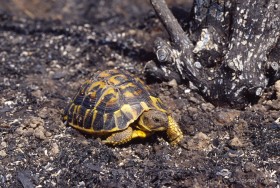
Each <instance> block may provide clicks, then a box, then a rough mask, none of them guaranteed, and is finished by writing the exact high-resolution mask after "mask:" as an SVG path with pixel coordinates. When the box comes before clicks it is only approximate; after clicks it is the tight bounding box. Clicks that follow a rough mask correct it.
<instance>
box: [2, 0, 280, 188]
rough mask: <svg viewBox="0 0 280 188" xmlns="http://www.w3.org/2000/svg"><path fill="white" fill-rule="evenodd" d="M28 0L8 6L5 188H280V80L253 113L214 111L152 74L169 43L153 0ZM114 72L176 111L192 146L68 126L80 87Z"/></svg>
mask: <svg viewBox="0 0 280 188" xmlns="http://www.w3.org/2000/svg"><path fill="white" fill-rule="evenodd" d="M24 2H25V1H11V2H9V1H3V2H0V5H1V6H0V44H1V45H0V187H25V188H29V187H207V186H208V187H277V186H279V184H280V181H279V176H280V173H279V159H280V158H279V155H280V142H279V139H280V137H279V135H280V134H279V130H280V123H279V122H280V119H279V118H280V112H279V109H280V82H279V81H278V82H277V83H276V84H275V85H271V86H270V87H269V88H268V89H267V90H266V92H265V94H264V95H263V97H262V98H261V99H260V101H259V102H258V103H257V104H254V105H252V106H248V107H247V108H246V109H244V110H236V109H229V108H221V107H215V106H213V105H212V104H210V103H208V102H207V101H204V100H203V98H202V97H201V96H200V95H199V94H197V93H196V92H195V91H193V90H190V89H189V88H188V87H187V85H178V84H177V83H176V82H169V83H163V82H157V81H154V80H152V79H150V78H147V77H146V76H145V75H144V74H143V69H144V66H145V63H146V62H147V61H149V60H152V59H155V56H154V54H153V53H152V42H153V40H154V38H155V36H158V35H161V36H163V37H165V36H166V34H165V33H164V30H163V28H162V26H161V24H160V22H159V20H158V19H157V17H156V16H155V14H154V12H153V11H152V9H151V6H150V5H149V3H148V2H146V1H145V2H143V1H140V0H138V1H135V2H134V3H131V2H130V1H120V0H115V1H113V3H111V1H101V0H99V1H95V3H91V4H90V3H88V1H77V0H71V1H67V2H65V1H50V2H52V3H49V4H46V5H45V4H44V3H42V2H39V1H36V0H32V1H28V2H29V3H28V4H27V3H26V2H25V3H24ZM43 2H44V1H43ZM183 2H184V1H176V3H175V2H173V3H172V4H169V5H170V6H180V5H182V4H183ZM184 3H185V2H184ZM184 5H185V4H184ZM186 7H187V6H185V7H184V8H186ZM111 68H120V69H126V70H128V71H129V72H131V73H132V74H134V75H135V76H138V77H140V78H142V79H143V80H144V81H145V82H146V83H147V84H148V85H149V86H150V87H151V88H152V90H153V91H154V92H155V94H156V95H158V96H159V97H160V98H161V99H162V100H163V101H164V102H165V103H166V104H168V106H169V108H170V110H171V111H173V116H174V117H175V119H176V120H177V121H178V123H179V124H180V126H181V128H182V130H183V133H184V135H185V143H186V144H185V147H171V146H170V145H169V143H168V142H167V139H166V135H165V134H164V133H162V134H156V135H153V136H152V137H150V138H148V139H145V140H136V141H134V142H132V143H130V144H127V145H124V146H121V147H110V146H106V145H103V144H101V143H100V140H99V139H98V138H93V137H91V136H88V135H84V134H81V133H80V132H78V131H76V130H73V129H72V128H70V127H66V126H65V125H64V124H63V122H62V121H61V113H62V111H63V108H64V107H65V106H66V104H67V102H68V101H69V99H70V98H71V97H72V96H73V95H74V94H75V92H76V91H77V89H78V88H79V86H80V84H81V83H82V82H83V81H84V80H86V79H87V78H89V77H90V75H92V74H94V73H95V72H96V71H98V70H105V69H111Z"/></svg>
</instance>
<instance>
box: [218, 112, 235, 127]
mask: <svg viewBox="0 0 280 188" xmlns="http://www.w3.org/2000/svg"><path fill="white" fill-rule="evenodd" d="M239 116H240V111H238V110H227V111H219V112H217V118H216V120H217V123H218V124H220V125H227V124H229V123H231V122H232V121H234V119H235V118H237V117H239Z"/></svg>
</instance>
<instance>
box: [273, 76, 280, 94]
mask: <svg viewBox="0 0 280 188" xmlns="http://www.w3.org/2000/svg"><path fill="white" fill-rule="evenodd" d="M274 87H275V90H276V96H277V98H278V99H280V80H278V81H277V82H275V85H274Z"/></svg>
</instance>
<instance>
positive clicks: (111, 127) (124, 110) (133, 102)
mask: <svg viewBox="0 0 280 188" xmlns="http://www.w3.org/2000/svg"><path fill="white" fill-rule="evenodd" d="M150 109H156V110H159V111H162V112H166V107H164V105H163V103H162V101H161V100H160V99H159V98H157V97H154V96H152V95H151V93H150V89H149V88H148V87H147V86H145V85H144V84H143V82H142V81H141V80H140V79H138V78H135V77H134V76H132V75H131V74H129V73H128V72H125V71H121V70H116V69H112V70H106V71H103V72H99V73H98V74H97V75H95V76H93V77H92V78H91V79H89V80H87V81H85V82H84V83H83V84H82V86H81V87H80V89H79V91H78V92H77V94H76V95H75V96H74V98H73V99H72V100H71V101H70V103H69V105H68V106H67V107H66V109H65V112H64V120H65V122H66V123H67V124H69V125H70V126H72V127H74V128H76V129H79V130H81V131H84V132H86V133H92V134H95V133H99V134H103V133H109V132H115V131H119V130H124V129H126V128H127V127H128V126H130V125H131V124H132V123H133V122H135V121H136V120H137V119H138V118H139V116H140V115H141V114H142V113H143V112H144V111H148V110H150Z"/></svg>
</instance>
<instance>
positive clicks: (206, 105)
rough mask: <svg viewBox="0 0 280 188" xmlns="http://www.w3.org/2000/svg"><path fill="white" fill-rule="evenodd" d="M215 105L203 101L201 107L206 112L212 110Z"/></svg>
mask: <svg viewBox="0 0 280 188" xmlns="http://www.w3.org/2000/svg"><path fill="white" fill-rule="evenodd" d="M214 108H215V106H214V105H213V104H211V103H202V104H201V109H202V110H203V111H205V112H211V111H212V110H213V109H214Z"/></svg>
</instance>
